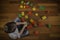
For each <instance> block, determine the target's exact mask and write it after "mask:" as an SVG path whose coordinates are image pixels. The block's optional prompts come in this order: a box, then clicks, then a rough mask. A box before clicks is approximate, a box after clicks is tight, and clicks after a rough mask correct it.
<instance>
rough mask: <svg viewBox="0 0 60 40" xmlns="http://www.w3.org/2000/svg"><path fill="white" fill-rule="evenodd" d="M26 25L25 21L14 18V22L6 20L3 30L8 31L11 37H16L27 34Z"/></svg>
mask: <svg viewBox="0 0 60 40" xmlns="http://www.w3.org/2000/svg"><path fill="white" fill-rule="evenodd" d="M26 27H27V22H20V19H19V18H16V19H15V21H14V22H8V23H7V24H6V25H5V32H7V33H8V35H9V37H10V38H11V39H17V38H20V37H22V36H26V35H28V34H29V32H28V31H27V29H26Z"/></svg>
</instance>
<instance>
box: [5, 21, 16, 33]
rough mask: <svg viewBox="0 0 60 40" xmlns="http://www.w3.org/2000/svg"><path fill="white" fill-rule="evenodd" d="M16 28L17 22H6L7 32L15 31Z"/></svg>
mask: <svg viewBox="0 0 60 40" xmlns="http://www.w3.org/2000/svg"><path fill="white" fill-rule="evenodd" d="M15 29H16V23H15V22H8V23H6V24H5V30H4V31H5V32H7V33H11V32H14V31H15Z"/></svg>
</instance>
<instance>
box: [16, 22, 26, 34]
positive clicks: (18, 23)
mask: <svg viewBox="0 0 60 40" xmlns="http://www.w3.org/2000/svg"><path fill="white" fill-rule="evenodd" d="M16 24H17V25H20V24H24V26H23V28H22V29H21V31H20V35H21V34H22V33H23V31H24V29H25V27H27V22H17V23H16Z"/></svg>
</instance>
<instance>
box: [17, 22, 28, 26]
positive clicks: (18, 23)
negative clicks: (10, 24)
mask: <svg viewBox="0 0 60 40" xmlns="http://www.w3.org/2000/svg"><path fill="white" fill-rule="evenodd" d="M20 24H27V22H16V25H20Z"/></svg>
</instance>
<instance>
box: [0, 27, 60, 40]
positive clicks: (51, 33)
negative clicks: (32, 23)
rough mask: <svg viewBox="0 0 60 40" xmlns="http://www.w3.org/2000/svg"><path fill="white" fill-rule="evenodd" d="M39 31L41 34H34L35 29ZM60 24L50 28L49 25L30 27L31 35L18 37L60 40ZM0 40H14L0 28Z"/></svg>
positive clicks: (35, 39)
mask: <svg viewBox="0 0 60 40" xmlns="http://www.w3.org/2000/svg"><path fill="white" fill-rule="evenodd" d="M35 30H37V31H39V35H34V31H35ZM59 30H60V26H52V27H51V28H50V29H49V28H47V27H44V26H43V27H37V28H32V29H29V32H30V35H28V36H26V37H23V38H20V39H17V40H59V39H60V31H59ZM0 40H12V39H10V38H9V37H8V35H7V33H5V32H4V31H3V29H1V28H0Z"/></svg>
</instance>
